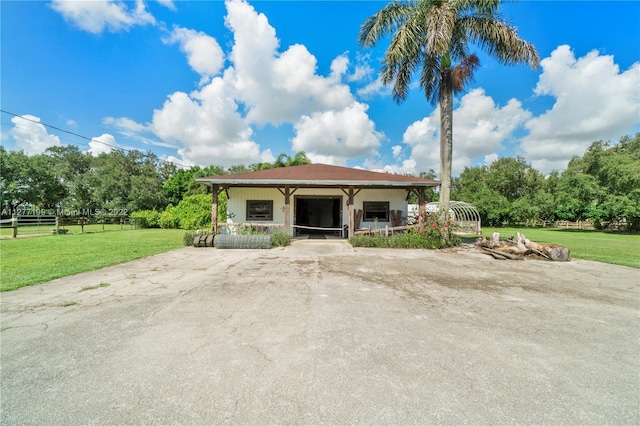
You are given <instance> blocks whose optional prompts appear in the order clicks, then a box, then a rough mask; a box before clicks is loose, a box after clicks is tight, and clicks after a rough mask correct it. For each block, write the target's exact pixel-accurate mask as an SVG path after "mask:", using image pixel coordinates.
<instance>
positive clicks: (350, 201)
mask: <svg viewBox="0 0 640 426" xmlns="http://www.w3.org/2000/svg"><path fill="white" fill-rule="evenodd" d="M354 197H355V196H354V193H353V185H352V186H349V194H348V200H347V203H348V204H349V238H351V237H353V235H354V232H355V231H356V230H355V217H354V215H355V211H354V206H353V205H354V200H353V199H354Z"/></svg>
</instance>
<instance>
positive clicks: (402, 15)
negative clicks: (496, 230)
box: [358, 0, 540, 217]
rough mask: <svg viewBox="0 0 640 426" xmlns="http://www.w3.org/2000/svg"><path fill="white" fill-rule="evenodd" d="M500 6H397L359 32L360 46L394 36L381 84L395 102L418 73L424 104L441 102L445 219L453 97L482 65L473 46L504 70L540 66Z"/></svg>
mask: <svg viewBox="0 0 640 426" xmlns="http://www.w3.org/2000/svg"><path fill="white" fill-rule="evenodd" d="M501 3H502V0H406V1H403V0H395V1H393V2H392V3H390V4H388V5H387V6H385V7H384V8H383V9H382V10H380V11H379V12H378V13H376V14H375V15H373V16H371V17H370V18H368V19H367V20H366V21H365V22H364V23H363V24H362V26H361V27H360V35H359V38H358V39H359V42H360V44H361V45H362V46H363V47H371V46H374V45H375V44H376V43H377V42H378V41H380V40H382V39H384V38H385V37H387V36H391V42H390V44H389V47H388V49H387V51H386V54H385V57H384V60H383V63H382V69H381V80H382V83H383V84H385V85H389V84H391V83H393V91H392V93H393V99H394V100H395V101H396V102H398V103H400V102H402V101H404V100H405V99H406V97H407V95H408V93H409V90H410V88H411V76H412V75H413V74H414V72H417V70H418V69H419V68H422V69H421V71H420V86H421V87H422V89H424V94H425V96H426V98H427V99H428V100H429V102H431V104H433V105H435V104H437V103H438V102H440V181H441V182H442V183H441V185H440V201H439V210H440V213H441V214H442V215H444V216H445V217H447V215H448V212H449V198H450V193H451V151H452V147H453V127H452V123H453V94H454V93H460V92H462V90H463V89H464V87H465V85H466V84H467V83H469V82H470V81H471V80H472V78H473V73H474V71H475V70H476V69H477V67H478V66H479V65H480V63H479V60H478V57H477V56H476V55H475V54H473V53H470V47H471V45H476V46H478V47H480V48H482V49H484V50H485V51H486V52H487V53H488V54H489V55H491V56H493V57H495V58H496V59H497V60H498V61H499V62H500V63H502V64H505V65H506V64H519V63H523V64H529V66H530V67H531V68H532V69H534V70H535V69H536V68H537V67H538V64H539V62H540V58H539V56H538V52H537V51H536V49H535V47H534V46H533V45H532V44H531V43H529V42H527V41H525V40H523V39H521V38H520V37H519V36H518V31H517V30H516V28H514V27H513V26H511V25H510V24H509V23H508V22H507V21H505V20H504V19H503V18H502V17H501V16H500V14H499V13H498V8H499V6H500V4H501Z"/></svg>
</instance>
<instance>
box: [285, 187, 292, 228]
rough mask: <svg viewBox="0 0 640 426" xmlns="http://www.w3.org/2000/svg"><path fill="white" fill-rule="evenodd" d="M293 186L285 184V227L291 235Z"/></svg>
mask: <svg viewBox="0 0 640 426" xmlns="http://www.w3.org/2000/svg"><path fill="white" fill-rule="evenodd" d="M290 200H291V188H289V185H285V186H284V229H285V230H286V232H287V234H289V235H291V201H290Z"/></svg>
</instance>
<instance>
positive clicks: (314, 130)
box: [291, 102, 384, 162]
mask: <svg viewBox="0 0 640 426" xmlns="http://www.w3.org/2000/svg"><path fill="white" fill-rule="evenodd" d="M367 108H368V107H367V106H366V105H365V104H361V103H359V102H354V103H353V104H352V105H350V106H349V107H347V108H344V109H342V110H329V111H324V112H315V113H313V114H311V115H306V116H303V117H302V118H301V119H300V120H299V121H297V122H296V123H295V124H294V130H295V131H296V136H295V137H294V138H293V139H292V140H291V143H292V147H293V150H294V151H305V152H307V153H312V154H315V155H324V156H332V157H333V158H334V159H336V160H337V161H339V162H346V159H347V158H356V157H360V156H367V157H371V156H375V155H377V152H376V150H377V149H378V147H379V146H380V143H381V140H382V139H383V138H384V135H383V134H382V133H379V132H376V130H375V124H374V123H373V121H371V119H370V118H369V116H368V115H367V113H366V111H367ZM340 158H342V159H343V160H339V159H340Z"/></svg>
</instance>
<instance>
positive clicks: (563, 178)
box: [451, 133, 640, 231]
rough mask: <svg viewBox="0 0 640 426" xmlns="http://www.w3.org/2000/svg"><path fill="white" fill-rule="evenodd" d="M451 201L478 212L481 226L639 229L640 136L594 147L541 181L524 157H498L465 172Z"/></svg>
mask: <svg viewBox="0 0 640 426" xmlns="http://www.w3.org/2000/svg"><path fill="white" fill-rule="evenodd" d="M451 193H452V199H455V200H460V201H466V202H468V203H471V204H473V205H474V206H476V208H477V209H478V210H479V212H480V215H481V217H482V223H483V224H485V225H489V226H492V225H503V224H525V225H526V224H531V223H533V222H536V221H550V222H553V221H556V220H568V221H580V220H591V221H593V223H594V224H595V225H596V227H598V226H600V225H602V224H603V222H624V223H626V226H627V228H628V229H630V230H636V231H637V230H640V133H637V134H636V135H635V136H634V137H630V136H624V137H622V138H621V139H620V141H619V142H618V143H617V144H610V143H607V142H602V141H598V142H593V143H592V144H591V146H590V147H589V148H588V149H587V150H586V152H585V153H584V154H583V155H582V156H576V157H574V158H572V159H571V161H570V162H569V164H568V166H567V168H566V169H565V170H564V171H563V172H558V171H553V172H551V173H550V174H549V175H548V176H545V175H544V174H542V173H541V172H539V171H538V170H536V169H535V168H534V167H532V166H531V165H530V164H528V163H527V162H526V161H525V159H524V158H522V157H515V158H500V159H498V160H496V161H495V162H493V163H492V164H491V165H488V166H486V165H485V166H477V167H470V168H465V170H464V171H463V172H462V173H461V174H460V176H459V177H457V178H455V179H454V180H453V183H452V190H451Z"/></svg>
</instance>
